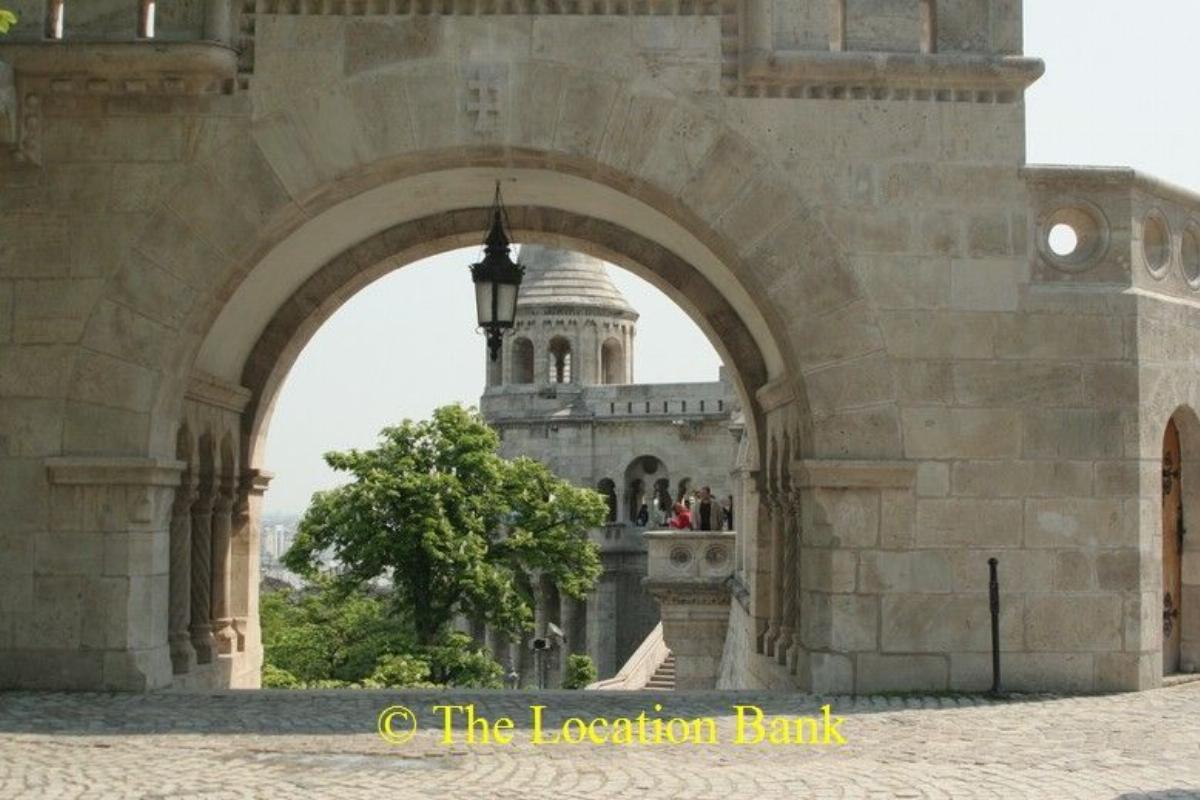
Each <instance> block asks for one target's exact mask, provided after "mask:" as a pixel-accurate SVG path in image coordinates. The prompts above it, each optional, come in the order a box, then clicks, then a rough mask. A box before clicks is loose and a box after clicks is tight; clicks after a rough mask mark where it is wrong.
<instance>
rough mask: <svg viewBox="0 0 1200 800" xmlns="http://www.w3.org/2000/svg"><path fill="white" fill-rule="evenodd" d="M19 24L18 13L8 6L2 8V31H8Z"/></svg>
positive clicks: (0, 29) (0, 31)
mask: <svg viewBox="0 0 1200 800" xmlns="http://www.w3.org/2000/svg"><path fill="white" fill-rule="evenodd" d="M16 24H17V15H16V14H14V13H13V12H11V11H9V10H8V9H7V8H0V33H8V31H9V29H10V28H12V26H13V25H16Z"/></svg>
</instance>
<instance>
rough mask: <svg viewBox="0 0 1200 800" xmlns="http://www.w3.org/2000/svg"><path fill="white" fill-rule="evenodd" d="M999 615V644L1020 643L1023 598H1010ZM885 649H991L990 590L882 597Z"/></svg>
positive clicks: (1015, 645) (1011, 645)
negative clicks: (1007, 607) (1004, 611)
mask: <svg viewBox="0 0 1200 800" xmlns="http://www.w3.org/2000/svg"><path fill="white" fill-rule="evenodd" d="M1007 600H1008V604H1009V613H1007V614H1001V617H1000V644H1001V647H1002V648H1005V649H1009V650H1013V649H1019V648H1020V646H1021V614H1020V601H1019V600H1018V599H1017V598H1015V597H1012V596H1010V597H1009V598H1007ZM880 616H881V625H880V627H881V630H882V631H883V638H882V640H881V641H880V649H881V650H882V651H883V652H892V653H950V652H986V651H989V650H990V649H991V641H992V640H991V635H992V634H991V630H992V628H991V624H992V623H991V611H990V610H989V605H988V596H987V594H986V593H979V594H891V595H885V596H884V597H882V598H881V611H880Z"/></svg>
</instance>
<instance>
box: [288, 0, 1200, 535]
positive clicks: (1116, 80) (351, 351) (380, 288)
mask: <svg viewBox="0 0 1200 800" xmlns="http://www.w3.org/2000/svg"><path fill="white" fill-rule="evenodd" d="M1197 30H1200V2H1196V1H1195V0H1138V2H1136V3H1133V2H1128V1H1127V0H1027V1H1026V3H1025V52H1026V54H1028V55H1030V56H1035V57H1038V58H1041V59H1043V60H1045V62H1046V74H1045V76H1044V77H1043V78H1042V79H1041V80H1040V81H1039V82H1038V83H1036V84H1034V86H1033V87H1032V88H1031V89H1030V90H1029V93H1028V94H1027V96H1026V103H1027V122H1026V130H1027V152H1028V158H1027V160H1028V162H1029V163H1046V164H1100V165H1106V166H1130V167H1134V168H1136V169H1139V170H1142V171H1145V172H1148V173H1150V174H1153V175H1156V176H1158V177H1160V178H1164V179H1166V180H1168V181H1171V182H1173V183H1176V184H1179V185H1181V186H1184V187H1187V188H1190V189H1193V190H1196V191H1200V137H1198V136H1197V135H1196V131H1197V130H1200V104H1198V103H1197V100H1198V99H1200V97H1198V91H1197V89H1196V84H1195V83H1194V76H1195V75H1197V74H1198V73H1200V69H1198V67H1197V62H1196V60H1195V58H1196V53H1197V49H1196V47H1195V44H1194V38H1195V31H1197ZM477 255H478V254H477V252H476V250H475V249H468V250H461V251H456V252H452V253H445V254H442V255H440V256H437V257H434V258H430V259H426V260H424V261H419V262H417V263H415V264H412V265H410V266H407V267H405V268H403V269H400V270H397V271H396V272H393V273H391V274H390V275H388V276H386V277H384V278H381V279H380V280H378V281H376V282H375V283H373V284H372V285H370V286H368V287H367V288H366V289H364V290H363V291H361V292H360V293H359V294H357V295H356V296H355V297H353V298H351V299H350V301H349V302H347V303H346V304H345V305H344V306H343V307H342V308H341V309H339V310H338V312H337V313H336V314H334V315H333V316H332V317H331V318H330V319H329V320H328V321H327V322H326V323H325V325H324V326H322V328H321V329H320V330H319V331H318V332H317V333H316V335H315V336H314V337H313V339H312V341H311V342H310V343H309V344H308V346H307V347H306V348H305V350H304V352H303V353H302V354H301V355H300V358H299V359H298V360H297V362H296V364H295V366H294V367H293V369H292V371H291V373H290V375H289V376H288V379H287V381H286V383H285V384H284V386H283V390H282V392H281V394H280V396H279V399H278V402H277V404H276V409H275V416H274V418H273V420H272V424H271V428H270V433H269V438H268V441H267V452H266V467H267V469H269V470H271V471H273V472H274V473H275V479H274V481H273V482H272V485H271V488H270V491H268V492H267V495H266V499H265V512H266V513H267V514H280V513H299V512H302V511H303V510H304V508H305V507H306V506H307V504H308V500H309V497H310V496H311V494H312V492H314V491H316V490H319V489H323V488H328V487H331V486H335V485H337V483H339V482H340V481H339V478H338V476H337V475H336V474H335V473H333V472H332V471H331V470H329V469H328V468H327V467H326V466H325V464H324V462H323V461H322V459H321V455H322V454H323V453H325V452H327V451H329V450H341V449H347V448H350V447H359V448H363V447H370V446H371V445H372V444H373V443H374V441H375V439H376V436H377V435H378V432H379V430H380V429H381V428H383V427H384V426H386V425H389V424H393V423H395V422H397V421H399V420H401V419H404V418H405V417H409V418H414V419H417V418H422V417H426V416H428V415H429V412H430V411H432V410H433V409H434V408H436V407H437V406H439V405H443V404H445V403H451V402H463V403H467V404H475V403H478V399H479V394H480V392H481V391H482V389H483V381H484V352H483V343H482V338H481V337H480V336H479V335H478V334H476V333H475V331H474V325H475V321H474V306H473V301H472V292H471V287H470V277H469V275H468V273H467V269H466V267H467V265H468V264H470V263H471V262H472V261H475V260H477V259H476V256H477ZM609 272H610V275H611V277H612V279H613V282H614V283H616V285H617V287H618V288H619V289H620V290H621V291H622V292H623V293H624V295H625V297H626V298H627V299H628V300H629V302H630V303H631V304H632V305H633V307H634V308H636V309H637V310H638V311H639V312H640V313H641V314H642V317H641V319H640V320H639V322H638V335H637V338H636V340H635V345H634V346H635V351H634V364H635V366H636V370H637V372H636V375H635V377H636V379H637V380H638V381H639V382H648V383H657V382H666V381H706V380H713V379H715V377H716V373H717V368H718V366H719V364H720V360H719V359H718V357H717V354H716V352H715V351H714V350H713V348H712V346H711V345H710V344H709V343H708V341H707V340H706V339H705V337H704V335H703V334H702V333H701V332H700V330H699V329H698V328H697V327H696V326H695V324H694V323H692V321H691V320H690V319H689V318H688V317H687V316H686V315H685V314H684V313H683V312H682V311H681V310H680V309H679V308H678V307H677V306H676V305H675V304H674V303H673V302H672V301H671V300H669V299H668V298H667V297H666V296H665V295H663V294H662V293H661V292H659V291H658V290H657V289H655V288H654V287H652V286H651V285H650V284H648V283H646V282H644V281H642V280H641V279H639V278H637V277H636V276H634V275H632V274H630V273H628V272H626V271H624V270H621V269H619V268H616V267H611V268H610V269H609Z"/></svg>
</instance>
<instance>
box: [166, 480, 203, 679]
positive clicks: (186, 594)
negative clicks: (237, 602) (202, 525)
mask: <svg viewBox="0 0 1200 800" xmlns="http://www.w3.org/2000/svg"><path fill="white" fill-rule="evenodd" d="M194 502H196V481H195V480H194V479H193V478H192V477H191V476H189V475H185V476H184V480H183V481H182V482H181V483H180V486H179V488H178V489H176V490H175V501H174V503H173V504H172V506H171V543H170V559H171V561H170V578H169V581H168V586H169V593H170V597H169V600H168V614H167V616H168V620H167V629H168V631H169V634H168V639H169V641H170V645H171V669H172V671H173V672H174V673H175V674H176V675H182V674H184V673H186V672H189V671H190V670H191V668H192V667H193V666H194V665H195V663H196V651H195V649H194V648H193V647H192V637H191V633H190V632H189V630H188V625H189V624H190V623H191V621H192V504H193V503H194Z"/></svg>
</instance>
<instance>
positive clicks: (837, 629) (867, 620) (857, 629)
mask: <svg viewBox="0 0 1200 800" xmlns="http://www.w3.org/2000/svg"><path fill="white" fill-rule="evenodd" d="M878 630H879V600H878V599H877V598H875V597H869V596H865V595H856V594H838V595H833V596H832V597H831V598H830V631H831V634H832V637H831V642H830V647H831V649H833V650H835V651H837V652H841V653H851V652H858V651H864V650H876V649H877V648H878V646H879V644H878V642H877V640H876V631H878Z"/></svg>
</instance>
